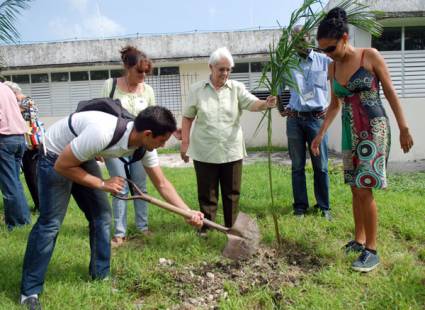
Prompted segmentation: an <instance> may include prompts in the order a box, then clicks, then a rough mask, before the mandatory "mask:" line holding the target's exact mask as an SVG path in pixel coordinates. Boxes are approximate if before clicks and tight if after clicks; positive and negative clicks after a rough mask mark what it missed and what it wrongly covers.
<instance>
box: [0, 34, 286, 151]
mask: <svg viewBox="0 0 425 310" xmlns="http://www.w3.org/2000/svg"><path fill="white" fill-rule="evenodd" d="M279 34H280V30H256V31H236V32H213V33H191V34H175V35H154V36H146V37H133V38H120V39H107V40H84V41H83V40H81V41H68V42H54V43H38V44H24V45H9V46H0V57H2V59H3V62H4V63H5V66H4V68H3V69H2V72H1V73H2V75H3V76H5V77H6V78H7V79H11V80H13V81H14V82H16V83H18V84H19V85H20V86H21V88H22V89H23V92H24V93H25V94H26V95H29V96H32V97H33V98H34V99H35V101H36V103H37V104H38V106H39V109H40V112H41V116H42V119H43V121H44V122H45V123H46V124H47V126H49V125H50V124H51V123H52V122H54V121H55V120H57V119H58V118H61V117H63V116H66V115H68V114H69V113H71V112H72V111H74V110H75V108H76V105H77V103H78V102H79V101H81V100H86V99H90V98H95V97H99V96H100V92H101V87H102V85H103V82H104V80H105V79H107V78H109V77H114V76H119V75H120V74H121V69H122V65H121V61H120V55H119V50H120V49H121V48H122V47H124V46H125V45H127V44H131V45H134V46H136V47H138V48H140V49H142V50H143V51H145V52H146V53H147V54H148V55H149V57H151V58H152V59H153V60H154V63H155V67H156V68H155V70H154V74H153V75H152V76H149V77H148V79H147V83H148V84H150V85H151V86H152V87H153V88H154V91H155V94H156V99H157V103H158V104H160V105H163V106H166V107H168V108H170V109H171V110H172V111H173V112H174V113H175V114H176V116H177V117H178V118H179V116H181V111H182V108H183V106H184V104H185V99H186V96H187V90H188V87H189V85H190V84H192V83H193V82H195V81H197V80H199V79H206V78H208V76H209V68H208V58H209V55H210V54H211V52H213V51H214V50H215V49H216V48H218V47H221V46H227V47H228V48H229V49H230V51H231V52H232V54H233V56H234V58H235V62H236V65H235V68H234V70H233V73H232V78H234V79H237V80H239V81H242V82H244V83H245V84H246V86H247V88H249V89H250V90H255V89H256V88H257V86H258V80H259V78H260V76H261V70H262V62H264V61H266V60H267V53H268V46H269V44H270V43H271V42H273V40H277V39H278V38H279ZM245 114H246V116H245V118H244V121H243V122H244V128H245V135H246V137H247V143H248V144H251V145H264V141H266V140H265V137H266V134H265V133H263V134H262V135H261V134H260V135H258V136H256V137H255V138H254V137H253V132H254V130H255V126H253V124H255V123H257V122H258V121H259V119H260V115H259V114H258V113H255V115H252V114H254V113H245ZM249 114H251V115H249ZM276 119H277V120H276V121H275V123H276V124H279V125H280V129H279V132H277V131H276V135H275V136H276V138H275V141H274V142H275V143H276V144H282V143H283V140H282V136H283V134H282V129H281V128H282V127H283V125H282V119H281V117H280V116H278V115H276ZM278 121H279V122H278Z"/></svg>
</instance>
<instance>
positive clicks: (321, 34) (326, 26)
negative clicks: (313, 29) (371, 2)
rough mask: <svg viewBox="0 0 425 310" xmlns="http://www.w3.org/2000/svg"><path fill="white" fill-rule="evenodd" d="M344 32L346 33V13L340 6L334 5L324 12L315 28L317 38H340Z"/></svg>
mask: <svg viewBox="0 0 425 310" xmlns="http://www.w3.org/2000/svg"><path fill="white" fill-rule="evenodd" d="M344 33H348V21H347V13H346V12H345V10H344V9H342V8H340V7H335V8H333V9H332V10H330V11H329V12H328V14H326V16H325V18H324V19H323V20H322V21H321V22H320V24H319V28H318V29H317V40H320V39H323V38H326V39H336V40H339V39H341V38H342V36H343V35H344Z"/></svg>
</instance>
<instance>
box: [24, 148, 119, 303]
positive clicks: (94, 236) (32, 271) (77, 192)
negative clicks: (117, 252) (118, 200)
mask: <svg viewBox="0 0 425 310" xmlns="http://www.w3.org/2000/svg"><path fill="white" fill-rule="evenodd" d="M56 159H57V155H55V154H53V153H50V152H48V153H47V155H44V154H41V153H40V158H39V162H38V167H37V168H38V174H37V177H38V188H39V195H40V196H39V197H40V216H39V217H38V219H37V222H36V223H35V225H34V227H33V228H32V230H31V233H30V235H29V237H28V244H27V249H26V252H25V257H24V264H23V272H22V283H21V293H22V294H23V295H26V296H29V295H32V294H39V293H41V291H42V289H43V284H44V278H45V274H46V271H47V266H48V264H49V262H50V259H51V257H52V254H53V250H54V248H55V244H56V239H57V236H58V232H59V228H60V226H61V224H62V222H63V219H64V217H65V213H66V210H67V208H68V203H69V199H70V197H71V194H72V196H73V197H74V199H75V201H76V202H77V204H78V206H79V207H80V209H81V210H82V211H83V212H84V214H85V216H86V218H87V220H88V221H89V237H90V265H89V273H90V275H91V277H92V278H93V279H103V278H105V277H107V276H108V275H109V271H110V258H111V246H110V224H111V209H110V205H109V201H108V197H107V195H106V193H105V192H103V191H101V190H98V189H91V188H88V187H85V186H82V185H79V184H76V183H73V182H72V181H71V180H69V179H67V178H65V177H64V176H62V175H60V174H58V173H57V172H56V171H55V170H54V168H53V167H54V164H55V161H56ZM81 167H82V168H83V169H84V170H85V171H87V172H88V173H90V174H92V175H95V176H97V177H101V171H100V169H99V166H98V165H97V163H96V161H95V160H90V161H87V162H85V163H83V164H82V165H81Z"/></svg>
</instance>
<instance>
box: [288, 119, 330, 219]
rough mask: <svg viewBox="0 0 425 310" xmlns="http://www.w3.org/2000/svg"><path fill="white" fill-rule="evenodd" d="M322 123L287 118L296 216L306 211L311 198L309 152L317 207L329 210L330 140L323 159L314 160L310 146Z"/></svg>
mask: <svg viewBox="0 0 425 310" xmlns="http://www.w3.org/2000/svg"><path fill="white" fill-rule="evenodd" d="M322 123H323V119H321V118H317V117H314V116H295V117H288V119H287V122H286V133H287V136H288V149H289V155H290V157H291V161H292V192H293V195H294V212H296V213H305V212H306V211H307V208H308V207H309V205H308V197H307V186H306V177H305V164H306V151H307V147H308V152H309V153H310V157H311V163H312V164H313V172H314V195H315V197H316V201H317V207H319V208H320V209H321V210H329V209H330V208H329V176H328V137H327V135H325V137H324V138H323V140H322V143H321V145H320V155H319V156H313V154H312V153H311V149H310V147H311V142H312V141H313V139H314V138H315V137H316V136H317V134H318V133H319V130H320V126H321V125H322Z"/></svg>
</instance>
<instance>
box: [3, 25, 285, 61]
mask: <svg viewBox="0 0 425 310" xmlns="http://www.w3.org/2000/svg"><path fill="white" fill-rule="evenodd" d="M279 35H280V30H255V31H235V32H212V33H191V34H177V35H175V34H174V35H155V36H146V37H140V38H122V39H108V40H86V41H69V42H56V43H40V44H27V45H7V46H0V56H1V57H2V59H3V60H4V67H6V68H8V67H9V68H11V67H12V68H13V67H17V68H22V67H27V68H30V67H34V66H69V65H76V64H96V63H97V64H98V63H111V62H119V61H120V58H119V53H118V52H117V51H118V50H119V49H120V48H122V47H123V46H125V45H127V44H131V45H134V46H137V47H140V48H141V49H143V50H144V51H145V52H146V53H147V54H148V55H149V56H150V57H151V58H152V59H155V60H157V61H160V60H164V61H170V60H171V61H175V60H179V59H185V61H186V62H187V60H188V59H191V58H195V59H196V58H199V57H201V58H202V57H208V56H209V55H210V54H211V52H212V51H214V50H215V49H217V48H218V47H221V46H227V47H228V48H229V50H230V51H231V52H232V54H234V55H256V54H267V52H268V46H269V44H270V43H271V42H272V41H273V40H277V39H278V37H279Z"/></svg>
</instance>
